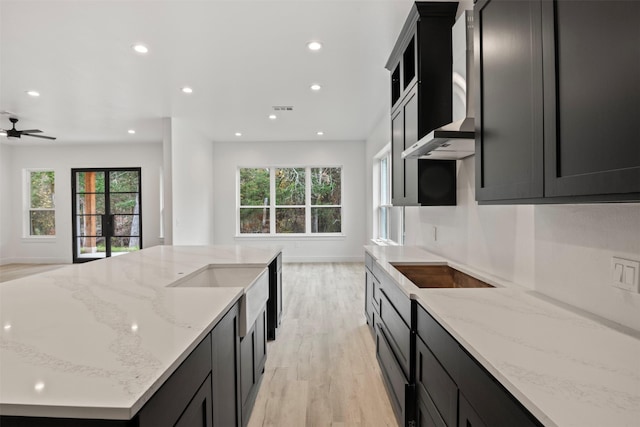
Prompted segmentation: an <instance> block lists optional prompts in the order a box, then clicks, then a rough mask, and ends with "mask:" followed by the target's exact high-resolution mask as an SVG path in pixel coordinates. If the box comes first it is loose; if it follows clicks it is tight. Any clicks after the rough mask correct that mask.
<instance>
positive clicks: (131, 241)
mask: <svg viewBox="0 0 640 427" xmlns="http://www.w3.org/2000/svg"><path fill="white" fill-rule="evenodd" d="M137 250H140V239H139V238H138V237H112V238H111V255H112V256H115V255H122V254H126V253H127V252H133V251H137Z"/></svg>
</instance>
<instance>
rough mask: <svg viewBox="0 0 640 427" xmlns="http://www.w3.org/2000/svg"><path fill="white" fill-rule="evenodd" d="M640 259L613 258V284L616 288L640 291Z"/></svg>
mask: <svg viewBox="0 0 640 427" xmlns="http://www.w3.org/2000/svg"><path fill="white" fill-rule="evenodd" d="M639 279H640V261H634V260H630V259H625V258H620V257H615V256H614V257H613V258H611V284H612V285H613V286H615V287H616V288H620V289H624V290H625V291H629V292H636V293H640V280H639Z"/></svg>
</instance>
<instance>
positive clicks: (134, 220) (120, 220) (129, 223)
mask: <svg viewBox="0 0 640 427" xmlns="http://www.w3.org/2000/svg"><path fill="white" fill-rule="evenodd" d="M113 235H114V236H139V235H140V215H113Z"/></svg>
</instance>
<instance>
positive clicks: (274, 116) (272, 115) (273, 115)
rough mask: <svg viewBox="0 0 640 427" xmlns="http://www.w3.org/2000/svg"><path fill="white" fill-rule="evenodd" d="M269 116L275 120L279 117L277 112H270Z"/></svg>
mask: <svg viewBox="0 0 640 427" xmlns="http://www.w3.org/2000/svg"><path fill="white" fill-rule="evenodd" d="M269 118H270V119H271V120H275V119H277V118H278V116H276V115H275V114H269Z"/></svg>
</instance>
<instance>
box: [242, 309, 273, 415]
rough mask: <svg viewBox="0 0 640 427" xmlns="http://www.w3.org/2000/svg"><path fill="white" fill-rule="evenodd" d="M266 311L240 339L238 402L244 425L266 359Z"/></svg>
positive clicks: (249, 412)
mask: <svg viewBox="0 0 640 427" xmlns="http://www.w3.org/2000/svg"><path fill="white" fill-rule="evenodd" d="M266 326H267V312H266V309H265V310H263V311H262V314H260V316H258V319H256V322H255V324H254V326H253V328H251V330H250V331H249V332H247V335H245V336H244V337H243V338H242V339H241V340H240V402H241V405H242V425H243V426H246V425H247V423H248V422H249V417H250V415H251V411H252V409H253V405H254V403H255V400H256V396H257V395H258V389H259V387H260V383H261V381H262V376H263V374H264V364H265V361H266V359H267V328H266Z"/></svg>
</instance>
